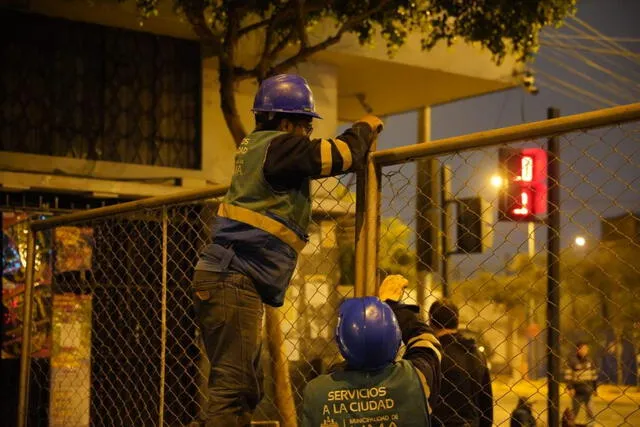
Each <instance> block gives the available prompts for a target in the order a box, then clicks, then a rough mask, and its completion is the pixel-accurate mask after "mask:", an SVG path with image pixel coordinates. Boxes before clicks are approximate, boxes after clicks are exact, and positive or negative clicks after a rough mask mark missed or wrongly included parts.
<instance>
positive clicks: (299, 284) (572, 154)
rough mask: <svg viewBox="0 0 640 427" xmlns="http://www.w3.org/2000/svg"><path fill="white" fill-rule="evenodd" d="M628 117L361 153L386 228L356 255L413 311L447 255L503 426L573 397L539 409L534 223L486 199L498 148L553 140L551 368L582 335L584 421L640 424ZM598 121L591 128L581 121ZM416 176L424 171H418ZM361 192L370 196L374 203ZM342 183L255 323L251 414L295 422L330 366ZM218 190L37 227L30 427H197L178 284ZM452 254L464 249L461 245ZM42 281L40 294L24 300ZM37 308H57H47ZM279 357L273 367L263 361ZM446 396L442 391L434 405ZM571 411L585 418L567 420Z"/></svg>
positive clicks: (188, 329)
mask: <svg viewBox="0 0 640 427" xmlns="http://www.w3.org/2000/svg"><path fill="white" fill-rule="evenodd" d="M639 110H640V109H639V108H638V106H635V107H634V108H631V109H628V110H624V111H623V110H618V111H617V112H614V113H611V112H609V113H606V114H605V113H602V112H600V113H599V114H600V116H598V117H599V118H598V119H597V120H595V119H593V117H592V116H588V115H585V116H584V118H573V119H571V121H570V122H563V123H565V125H563V126H564V127H563V126H556V125H547V124H544V123H543V124H533V125H525V126H524V127H522V126H520V127H515V128H513V129H506V130H502V131H501V133H499V135H501V136H499V137H497V136H495V135H493V136H492V135H489V137H487V135H485V134H483V135H470V136H467V137H465V138H459V139H455V138H454V139H453V140H447V141H443V142H442V143H438V142H434V143H430V144H432V146H433V147H435V148H434V151H432V152H426V151H422V152H415V153H413V154H411V155H406V150H405V148H402V149H397V150H386V151H381V152H378V153H376V154H375V155H373V156H371V160H370V166H371V165H373V166H375V167H379V168H380V171H381V177H380V181H379V184H380V189H381V193H380V195H381V197H380V201H381V203H380V217H381V225H380V232H379V238H378V239H375V240H369V243H374V245H373V246H375V245H377V246H378V248H377V249H378V250H377V254H378V256H377V257H376V256H375V253H376V252H375V248H372V247H368V248H367V250H368V254H367V260H369V261H371V260H373V262H374V263H373V264H372V266H373V267H376V264H375V262H376V258H377V267H379V270H380V272H381V273H382V274H389V273H392V274H403V275H405V276H406V277H408V278H409V280H410V283H411V286H410V289H409V290H408V292H407V293H406V294H405V300H406V302H411V301H413V302H420V303H421V305H422V308H423V313H426V311H427V309H428V307H429V305H430V303H431V302H432V301H433V300H434V299H435V298H438V297H440V296H441V295H442V290H443V283H444V281H443V277H442V272H443V270H442V269H441V268H440V266H441V265H442V261H443V259H444V258H445V257H444V256H443V253H444V254H446V261H447V267H448V268H447V269H445V271H446V290H447V295H448V296H449V298H451V299H453V301H454V302H456V303H457V304H458V306H459V307H460V320H461V324H460V328H461V329H462V330H463V333H464V334H466V335H469V336H471V337H472V338H474V339H475V341H476V343H477V344H476V349H477V351H478V353H481V354H482V357H483V358H486V360H487V362H488V364H489V366H490V369H491V376H492V382H493V394H494V412H495V424H496V425H508V418H509V413H510V412H511V411H512V410H513V409H514V408H515V406H516V403H517V399H518V396H522V397H526V398H528V399H529V400H530V401H531V402H532V405H533V413H534V415H535V416H536V417H538V418H539V419H540V420H542V421H544V420H545V419H546V418H547V414H546V412H547V411H552V412H553V411H555V412H556V413H558V412H559V411H564V409H565V408H567V407H569V406H570V405H571V400H570V398H569V396H568V395H567V393H566V392H565V388H564V385H563V384H562V381H563V377H562V376H561V375H562V374H563V372H562V370H559V372H557V374H559V375H560V376H558V377H555V379H556V380H557V381H560V382H561V384H560V392H561V399H560V407H559V408H557V407H553V406H548V404H547V395H548V387H547V384H546V381H545V378H546V375H547V367H548V364H547V359H546V354H547V353H548V351H549V347H548V343H547V331H548V328H546V320H547V306H548V295H547V265H546V263H547V261H546V259H547V255H546V254H547V245H546V226H545V225H544V224H543V223H536V224H535V226H534V227H533V230H534V232H535V233H534V234H535V241H534V239H532V238H531V235H530V234H529V233H528V231H529V228H528V226H527V224H526V223H515V222H497V221H496V218H497V217H496V211H497V209H498V191H499V190H498V189H497V188H495V187H493V186H492V185H491V176H492V175H493V174H494V173H495V172H497V171H498V170H497V168H498V156H497V153H498V149H499V148H500V147H503V146H502V145H498V144H502V143H507V142H508V147H511V148H516V147H542V148H546V139H545V138H546V137H548V136H550V135H551V134H554V132H555V134H556V135H558V137H559V143H560V144H559V145H560V148H561V150H560V156H559V162H560V174H559V182H558V185H559V188H560V208H559V209H560V229H559V231H560V233H559V235H560V239H561V252H560V257H559V264H560V293H561V294H560V304H559V306H558V307H557V309H558V311H559V317H560V330H559V333H560V338H561V341H560V342H561V343H562V345H561V346H560V347H557V348H556V347H553V350H554V351H555V352H556V355H557V357H558V358H559V360H561V361H564V360H566V358H567V357H569V356H570V355H571V354H572V353H573V352H574V350H573V347H572V346H574V344H575V343H576V342H577V341H579V340H584V341H586V342H588V343H589V344H590V347H591V356H592V358H593V360H594V361H596V363H597V365H598V381H599V383H600V384H602V385H601V386H600V387H599V388H598V395H597V396H594V397H593V398H592V405H593V409H594V412H595V416H596V420H597V422H598V423H600V424H602V425H625V423H626V425H630V426H633V425H640V411H639V410H638V404H639V403H640V395H639V393H638V389H637V388H636V387H635V382H636V381H637V378H638V377H637V375H636V374H637V364H636V362H635V357H636V355H637V354H638V345H640V337H639V336H638V333H639V331H640V328H639V327H638V313H639V312H640V307H639V306H638V301H640V295H639V293H640V289H638V287H637V284H638V283H640V280H639V279H640V273H639V272H640V265H639V264H638V260H640V256H639V255H640V246H639V239H640V237H639V236H640V231H639V230H640V226H639V225H638V224H639V222H640V220H638V216H639V212H640V205H639V203H638V200H640V195H639V194H638V192H639V191H640V190H639V188H640V183H639V181H638V176H640V173H639V172H640V157H639V156H640V151H639V150H637V148H636V145H637V140H638V135H639V134H638V130H639V128H638V122H629V123H627V124H623V125H617V124H615V123H618V122H620V121H622V120H623V119H624V120H625V121H629V120H630V119H631V118H635V119H636V120H637V119H638V118H639V117H640V113H639ZM625 111H626V112H625ZM629 111H632V113H629ZM633 114H635V116H634V115H633ZM566 123H569V124H566ZM596 125H598V126H604V127H601V128H599V129H592V128H594V127H595V126H596ZM553 126H555V127H553ZM523 129H524V130H523ZM550 129H551V130H554V131H553V132H552V131H550ZM559 132H565V133H563V134H562V133H559ZM505 135H506V136H505ZM425 146H426V144H425ZM403 150H405V151H403ZM408 150H413V148H410V149H408ZM403 153H405V154H403ZM425 156H430V157H425ZM428 159H431V160H430V161H428ZM418 165H420V166H418ZM442 165H446V166H448V167H449V168H450V170H451V173H450V174H444V177H445V180H446V181H450V190H451V191H450V192H448V194H447V192H445V195H444V196H445V197H442V194H441V192H440V189H441V188H442V186H440V185H439V184H438V183H437V180H436V181H435V183H434V184H433V185H431V186H430V190H426V188H427V187H428V186H427V183H428V182H427V183H425V180H426V181H428V180H427V179H426V178H428V177H435V178H438V177H440V176H441V174H440V173H439V171H440V168H441V166H442ZM375 167H373V168H371V167H370V169H369V170H375ZM429 167H430V168H431V172H432V173H430V174H427V173H426V172H428V171H429ZM419 176H420V177H419ZM369 178H371V175H370V176H369ZM371 182H374V185H373V186H371V185H369V186H368V187H367V195H372V194H374V193H375V191H373V190H375V189H376V185H375V181H371ZM446 187H447V186H445V188H446ZM223 190H224V189H221V190H220V194H222V193H223ZM353 190H355V183H354V182H353V180H352V179H350V176H346V177H343V178H341V179H339V180H334V179H329V180H324V181H321V182H320V181H319V182H316V183H314V195H315V197H314V210H313V212H314V220H313V224H312V226H311V228H310V230H309V234H310V242H309V244H308V245H307V247H306V248H305V249H304V251H303V252H302V253H301V256H300V260H299V263H298V268H297V270H296V273H295V275H294V278H293V281H292V284H291V287H290V289H289V291H288V294H287V299H286V303H285V305H284V307H282V308H281V309H279V310H277V315H276V316H275V317H271V320H272V321H274V322H276V324H279V328H278V327H276V328H265V330H268V331H270V332H268V333H266V336H265V343H269V342H271V343H276V344H277V345H275V346H274V345H271V346H269V345H265V346H264V350H265V351H264V352H263V354H264V360H263V362H264V363H263V366H264V369H265V373H266V381H265V393H266V395H265V399H264V400H263V402H262V403H261V405H260V406H259V408H258V410H257V411H256V416H255V419H256V420H279V421H281V422H282V423H283V424H282V425H295V424H290V423H288V422H289V421H288V420H293V419H295V418H298V420H299V417H300V415H301V411H300V403H301V398H302V397H301V396H302V390H303V388H304V386H305V385H306V383H308V381H309V380H310V379H311V378H313V377H314V376H316V375H317V374H318V373H321V372H326V370H327V367H328V365H330V364H331V363H332V362H334V361H336V360H337V359H338V356H337V350H336V348H335V345H334V343H333V332H334V327H335V322H336V320H337V319H336V317H337V316H336V312H337V307H338V305H339V303H340V302H341V301H342V299H343V298H344V297H345V296H350V295H353V294H354V287H353V286H352V285H353V284H354V282H355V281H356V278H355V277H354V276H355V271H356V270H357V269H356V268H355V267H354V264H353V259H354V253H355V248H354V246H353V242H354V240H355V239H354V231H355V214H356V206H355V198H354V195H353ZM217 195H219V194H213V193H211V192H210V193H209V194H208V195H207V196H206V197H205V196H202V197H195V196H193V195H192V196H190V197H188V198H183V199H180V198H179V197H176V198H175V199H174V200H173V201H171V202H166V203H158V204H153V203H150V204H147V205H142V206H138V207H133V208H131V209H129V210H127V212H124V213H123V212H119V213H118V212H116V211H114V213H112V214H109V215H106V216H104V215H98V214H100V211H95V212H96V214H95V215H94V216H91V214H88V216H85V217H83V218H82V220H73V217H66V218H67V219H66V220H65V219H58V220H59V222H57V223H55V224H51V223H49V224H50V225H45V226H43V225H42V224H41V225H40V226H39V227H38V226H37V225H36V229H37V230H38V233H37V234H36V236H40V237H38V239H37V240H36V241H34V242H32V244H31V249H32V253H33V254H34V255H33V256H28V254H27V256H26V259H27V260H29V262H30V265H32V266H33V267H37V268H36V269H35V272H36V274H35V275H33V278H34V279H35V280H34V281H35V282H36V284H37V285H38V280H40V279H39V278H40V275H39V273H38V272H39V271H40V270H38V269H39V268H41V267H40V265H41V264H43V263H44V264H46V263H47V262H50V263H51V264H50V265H51V272H52V278H51V291H52V294H53V295H54V297H53V304H49V305H48V306H47V304H46V302H45V303H44V304H43V303H40V302H38V301H39V300H37V299H32V298H33V297H32V296H33V295H34V293H33V292H27V294H28V297H29V298H28V300H31V301H32V302H33V304H32V305H33V309H34V312H36V313H40V312H38V310H40V311H42V310H45V311H44V312H45V314H44V315H42V316H40V315H38V316H39V317H36V316H34V322H29V323H30V328H29V329H28V330H33V331H34V333H33V334H32V337H33V338H36V337H37V333H36V332H37V331H38V330H39V329H38V328H41V329H42V328H43V327H44V329H45V330H48V331H52V334H51V336H52V340H51V346H50V347H51V348H50V349H47V348H44V349H43V348H40V347H38V346H37V344H38V340H37V339H33V340H32V343H33V345H34V346H33V352H32V353H31V355H30V356H31V357H30V358H27V359H26V362H28V363H26V366H29V367H30V368H31V370H30V377H29V381H28V384H29V385H30V390H29V391H30V393H29V398H30V399H29V402H28V403H29V411H28V412H29V425H40V424H41V423H43V422H44V423H46V422H49V423H50V425H55V424H56V423H55V420H56V419H57V420H60V423H62V424H70V423H72V422H73V421H72V418H73V419H79V420H80V421H81V422H82V421H85V422H87V423H88V422H89V420H90V423H91V424H92V425H144V426H146V425H170V426H186V425H190V424H191V423H195V422H197V420H198V418H199V416H200V414H201V412H202V410H203V408H204V407H205V405H206V382H205V373H206V372H207V371H208V369H207V366H206V360H203V359H202V357H201V356H200V354H201V353H200V350H199V347H198V334H197V329H196V327H195V324H194V321H193V308H192V300H191V289H190V282H191V278H192V274H193V268H194V265H195V262H196V261H197V254H198V252H199V251H200V250H201V249H202V247H203V246H204V245H205V244H206V243H207V242H208V241H209V238H210V232H209V231H210V230H209V227H210V225H211V221H212V220H214V219H215V212H216V206H217V203H218V200H217V199H215V198H212V197H213V196H217ZM477 197H481V198H482V199H483V200H484V203H479V204H478V207H474V203H475V202H473V201H470V200H471V199H474V198H477ZM443 200H444V201H445V203H442V202H443ZM370 206H371V208H370V209H372V210H371V212H367V214H369V215H368V219H369V221H368V222H367V224H368V226H369V227H370V226H371V225H372V224H373V225H375V222H372V221H371V219H374V220H375V218H376V217H377V208H376V204H370ZM461 207H466V208H465V209H461ZM463 210H464V211H465V212H466V216H465V217H463V218H462V220H461V217H460V215H461V213H462V211H463ZM479 212H480V213H481V212H486V213H487V214H486V215H484V219H483V221H484V223H483V225H484V226H483V227H477V225H478V222H481V221H480V217H482V215H481V214H479ZM363 213H364V212H363ZM488 213H491V214H490V215H489V214H488ZM474 215H475V217H474ZM624 215H627V216H626V217H624ZM60 218H62V217H60ZM443 219H445V221H442V220H443ZM441 222H444V223H445V227H444V233H443V232H442V229H441V228H440V223H441ZM52 225H55V226H52ZM478 233H480V234H481V235H483V236H484V235H485V234H492V236H493V244H492V246H490V247H489V248H487V249H486V250H485V252H483V253H481V254H476V253H471V252H470V251H472V250H473V249H474V248H477V247H478V244H477V239H476V238H474V236H473V234H476V237H477V234H478ZM443 234H444V235H446V237H447V239H446V241H445V239H443ZM42 236H45V237H42ZM464 236H466V237H465V238H464V239H463V237H464ZM579 237H581V238H583V239H584V240H582V239H578V238H579ZM47 241H50V247H51V248H53V249H55V250H53V251H51V254H52V255H51V259H50V260H49V261H47V259H46V256H44V255H42V251H43V247H44V246H43V245H45V243H46V242H47ZM360 241H366V239H360ZM473 242H476V244H473ZM532 243H533V244H532ZM456 245H458V246H463V247H465V248H466V252H464V253H460V251H457V250H456ZM442 248H446V250H443V249H442ZM530 248H531V249H530ZM45 253H46V251H45ZM368 271H369V272H370V271H371V268H369V269H368ZM374 271H375V268H374ZM367 274H368V273H367ZM360 279H361V278H360ZM367 279H369V277H367ZM44 282H45V281H43V283H44ZM370 282H372V283H373V286H371V284H368V285H367V286H366V287H361V288H360V289H366V290H367V291H368V293H373V292H375V290H374V288H375V284H376V282H375V280H373V279H371V280H370ZM45 286H48V285H45V284H41V285H38V286H37V287H36V291H37V289H38V288H40V287H45ZM418 296H420V301H418ZM47 307H48V308H47ZM47 309H48V310H49V313H53V314H52V315H51V314H48V315H47V314H46V310H47ZM274 314H275V313H274V312H271V313H270V314H268V315H269V316H274ZM47 319H50V320H47ZM27 320H29V319H27ZM42 321H44V323H43V322H42ZM43 325H44V326H43ZM47 325H48V326H47ZM274 332H275V333H274ZM278 335H279V336H278ZM36 347H38V348H36ZM278 348H279V349H280V353H279V354H280V355H281V356H284V357H274V351H278V350H277V349H278ZM283 361H287V362H288V366H286V364H287V363H283ZM558 368H559V367H558ZM445 374H446V373H445ZM286 375H288V376H289V381H290V383H291V387H290V388H288V389H287V388H286V387H285V388H283V387H279V386H278V385H281V384H287V381H286V380H284V381H283V379H286ZM444 381H446V379H445V380H444ZM447 399H448V396H446V395H445V396H443V401H444V404H445V405H446V404H447ZM551 401H552V403H553V399H551ZM276 402H277V403H276ZM22 407H23V408H24V404H23V406H22ZM584 416H585V411H584V409H583V410H582V411H581V412H579V413H578V417H584ZM55 417H58V418H55ZM579 419H584V418H579Z"/></svg>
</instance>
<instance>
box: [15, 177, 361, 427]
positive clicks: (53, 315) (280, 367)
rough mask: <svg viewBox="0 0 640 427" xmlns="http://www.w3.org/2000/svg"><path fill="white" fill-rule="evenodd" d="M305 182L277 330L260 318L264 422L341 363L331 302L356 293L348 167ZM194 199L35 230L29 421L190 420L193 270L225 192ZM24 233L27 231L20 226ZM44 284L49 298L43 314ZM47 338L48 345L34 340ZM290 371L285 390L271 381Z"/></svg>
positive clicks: (196, 351) (197, 368)
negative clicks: (308, 190) (308, 205)
mask: <svg viewBox="0 0 640 427" xmlns="http://www.w3.org/2000/svg"><path fill="white" fill-rule="evenodd" d="M312 187H313V194H314V202H313V220H312V224H311V226H310V229H309V235H310V241H309V244H308V245H307V246H306V248H305V249H304V250H303V251H302V252H301V254H300V257H299V262H298V266H297V269H296V272H295V273H294V277H293V280H292V283H291V287H290V289H289V292H288V294H287V298H286V302H285V305H284V306H283V307H282V308H281V309H279V310H268V311H267V313H268V314H267V316H266V317H267V319H266V321H267V322H272V323H273V322H277V328H276V329H275V332H274V329H273V328H268V327H266V328H263V329H264V330H265V336H264V340H265V346H264V348H265V349H268V350H265V351H263V359H264V360H263V367H264V370H265V374H266V375H265V378H266V379H265V398H264V399H263V401H262V403H261V404H260V406H259V407H258V409H257V411H256V414H255V416H254V419H256V420H258V421H259V420H263V421H268V420H275V421H279V420H282V419H283V417H284V415H283V414H281V413H280V409H281V408H279V407H278V405H277V404H276V397H277V396H276V394H278V393H285V394H284V396H285V398H288V399H293V401H294V404H295V405H296V406H299V405H300V404H301V403H302V392H303V389H304V386H305V385H306V383H307V382H308V381H309V380H310V379H311V378H313V377H314V376H317V375H318V374H319V373H320V372H323V371H324V370H326V367H327V366H329V365H330V364H333V363H335V362H336V360H337V359H336V358H337V356H338V352H337V348H336V347H335V345H334V341H333V330H334V328H335V322H336V320H337V308H338V306H339V304H340V302H341V300H342V299H343V298H344V297H345V296H347V295H353V286H354V283H353V280H354V279H353V277H354V276H353V271H352V270H353V257H354V252H353V250H352V248H353V240H354V238H355V237H354V236H355V234H354V226H355V196H354V192H353V191H352V190H353V189H355V180H354V176H353V175H351V174H350V175H345V176H343V177H340V178H330V179H324V180H319V181H315V182H313V183H312ZM224 191H225V188H221V189H220V191H219V192H218V193H219V194H215V196H219V195H223V194H224ZM201 193H202V192H201ZM208 193H211V191H209V192H208ZM203 194H204V193H203ZM195 198H196V200H194V201H190V202H188V203H182V202H181V201H180V197H177V199H176V200H177V201H176V202H175V203H166V204H162V205H158V206H155V207H150V208H149V207H144V206H141V207H135V203H136V202H134V206H133V207H132V208H129V209H127V210H126V212H122V211H121V207H122V206H125V205H119V206H115V207H114V206H112V207H108V208H106V209H109V210H111V212H113V213H111V214H109V213H107V214H106V215H105V214H103V213H102V214H101V212H104V208H103V209H97V210H93V211H88V212H85V213H83V214H82V216H81V219H80V220H78V219H74V216H63V217H58V218H55V221H56V222H55V223H54V224H53V226H44V227H43V228H42V230H41V231H38V232H36V233H34V235H35V236H37V241H36V243H35V245H34V247H35V248H36V252H37V256H36V257H35V261H34V264H35V267H36V270H35V275H34V282H35V283H34V285H35V290H34V293H33V295H35V297H34V298H32V301H33V304H32V305H33V310H34V311H33V313H34V314H33V317H32V325H33V327H32V337H33V338H32V340H31V342H32V348H33V349H34V352H32V354H31V358H30V367H31V373H30V382H29V384H30V391H29V394H30V396H29V422H28V425H34V426H39V425H89V424H91V425H96V426H101V425H118V426H124V425H136V426H148V425H169V426H188V425H192V424H193V425H198V424H197V422H198V420H199V417H200V415H201V412H202V410H203V408H204V406H205V404H206V375H207V372H208V362H207V360H206V358H203V357H201V353H200V347H199V336H198V330H197V328H196V325H195V323H194V313H193V307H192V299H191V298H192V296H191V278H192V275H193V270H194V266H195V264H196V262H197V260H198V254H199V252H200V250H201V249H202V248H203V247H204V246H205V245H206V244H207V243H208V242H209V239H210V226H211V224H212V222H213V221H215V212H216V211H217V207H218V204H219V198H213V197H212V194H208V195H207V197H206V198H205V197H204V196H202V197H200V196H196V197H195ZM190 199H194V196H190ZM129 206H131V205H129ZM94 213H95V216H94ZM19 231H26V232H28V224H24V225H23V226H22V228H21V229H20V230H19ZM43 236H45V237H46V238H47V240H46V241H43ZM21 247H22V248H23V252H26V250H27V249H26V246H25V245H21ZM42 254H44V255H42ZM24 259H26V255H25V254H23V261H24ZM350 270H351V272H349V271H350ZM46 271H48V272H49V273H47V274H48V275H50V279H49V280H46V279H45V278H44V275H43V274H41V272H46ZM42 290H46V291H47V296H48V297H49V299H48V300H47V303H46V313H44V314H43V313H41V311H42V310H41V307H40V305H41V304H40V303H39V301H40V300H41V298H40V294H41V291H42ZM21 295H24V292H23V293H22V294H21ZM18 298H19V297H18V296H15V297H11V298H9V299H11V300H12V301H15V302H16V303H17V304H16V307H15V310H14V311H16V312H19V311H20V310H21V309H22V307H23V306H22V300H20V301H18ZM7 304H10V303H9V301H7ZM16 320H17V321H18V322H17V323H19V324H20V325H19V327H16V333H15V334H14V335H16V338H15V341H16V342H15V343H14V345H13V347H12V348H14V347H15V348H14V349H15V350H16V351H15V352H14V353H15V354H19V347H20V344H21V341H22V340H21V339H20V334H21V333H22V328H21V327H20V326H21V322H20V321H21V320H22V319H16ZM274 335H276V336H274ZM47 339H49V340H51V341H50V344H49V345H43V344H42V343H41V342H40V341H43V340H47ZM273 343H276V346H275V347H274V345H273ZM267 344H269V345H267ZM275 352H277V354H275ZM283 361H284V362H285V363H283ZM285 371H286V373H287V374H286V375H287V376H288V378H289V379H290V383H291V387H290V390H276V380H277V379H280V378H281V377H282V376H283V375H284V372H285ZM294 421H295V420H294Z"/></svg>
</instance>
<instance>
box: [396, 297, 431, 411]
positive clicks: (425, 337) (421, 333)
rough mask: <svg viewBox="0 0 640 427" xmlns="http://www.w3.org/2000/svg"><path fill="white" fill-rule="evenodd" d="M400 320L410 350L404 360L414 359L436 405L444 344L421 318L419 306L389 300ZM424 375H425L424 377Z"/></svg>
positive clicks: (415, 365)
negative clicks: (442, 345) (442, 344)
mask: <svg viewBox="0 0 640 427" xmlns="http://www.w3.org/2000/svg"><path fill="white" fill-rule="evenodd" d="M386 303H387V304H389V306H390V307H391V309H392V310H393V312H394V313H395V315H396V318H397V319H398V323H399V325H400V330H401V331H402V341H404V343H405V346H406V349H405V353H404V357H403V358H404V359H405V360H408V361H410V362H411V363H412V364H413V366H414V367H415V368H416V370H417V371H418V372H419V374H418V375H422V376H423V377H424V381H425V383H426V384H423V388H424V391H425V394H426V397H427V399H428V400H429V405H430V406H431V407H433V405H434V403H435V402H436V399H437V397H438V395H439V393H440V380H441V372H440V360H441V359H442V347H441V346H440V342H439V341H438V339H437V338H436V337H435V335H434V334H433V332H432V330H431V328H430V327H429V326H428V325H427V324H426V323H425V322H424V321H423V320H422V319H421V318H420V316H419V314H418V312H419V309H418V307H417V306H415V305H407V304H402V303H400V302H396V301H393V300H390V299H387V300H386ZM422 379H423V378H421V380H422Z"/></svg>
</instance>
